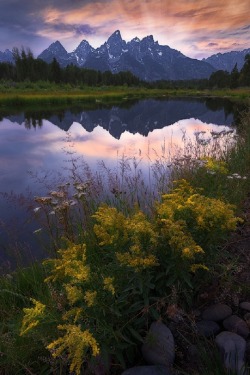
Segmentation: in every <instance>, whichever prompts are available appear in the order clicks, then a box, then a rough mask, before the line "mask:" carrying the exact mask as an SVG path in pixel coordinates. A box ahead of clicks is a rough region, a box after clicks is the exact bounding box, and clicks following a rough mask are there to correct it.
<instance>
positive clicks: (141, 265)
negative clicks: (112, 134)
mask: <svg viewBox="0 0 250 375" xmlns="http://www.w3.org/2000/svg"><path fill="white" fill-rule="evenodd" d="M116 257H117V259H118V261H119V262H120V263H121V264H122V265H125V266H129V267H132V268H134V269H135V271H140V270H141V269H145V268H148V267H154V266H157V265H158V261H157V258H156V257H155V256H154V255H147V256H145V257H143V256H142V255H138V256H136V255H133V254H130V253H129V252H126V253H123V254H122V253H116Z"/></svg>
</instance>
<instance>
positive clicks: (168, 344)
mask: <svg viewBox="0 0 250 375" xmlns="http://www.w3.org/2000/svg"><path fill="white" fill-rule="evenodd" d="M142 355H143V358H144V359H145V360H146V361H147V362H148V363H149V364H152V365H164V366H167V367H171V366H172V365H173V363H174V358H175V346H174V337H173V335H172V332H171V331H170V329H169V328H168V327H167V326H166V325H165V324H163V323H161V322H153V323H152V324H151V326H150V329H149V332H148V334H147V338H146V342H145V343H144V344H143V345H142Z"/></svg>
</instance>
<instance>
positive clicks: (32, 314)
mask: <svg viewBox="0 0 250 375" xmlns="http://www.w3.org/2000/svg"><path fill="white" fill-rule="evenodd" d="M31 301H32V302H33V304H34V305H35V306H34V307H31V308H24V309H23V311H24V314H25V315H24V317H23V321H22V327H21V331H20V335H21V336H22V335H24V334H26V333H27V332H29V331H30V330H31V329H32V328H34V327H36V326H37V325H38V324H39V322H40V320H41V319H42V318H43V317H44V312H45V308H46V306H45V305H44V304H42V303H41V302H39V301H37V300H35V299H33V298H31Z"/></svg>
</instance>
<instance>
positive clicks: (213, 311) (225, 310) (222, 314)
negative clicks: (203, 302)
mask: <svg viewBox="0 0 250 375" xmlns="http://www.w3.org/2000/svg"><path fill="white" fill-rule="evenodd" d="M230 315H232V309H231V307H229V306H227V305H225V304H223V303H217V304H215V305H211V306H209V307H207V308H206V309H205V310H204V311H203V312H202V315H201V316H202V319H204V320H213V321H214V322H219V321H220V320H224V319H226V318H227V317H228V316H230Z"/></svg>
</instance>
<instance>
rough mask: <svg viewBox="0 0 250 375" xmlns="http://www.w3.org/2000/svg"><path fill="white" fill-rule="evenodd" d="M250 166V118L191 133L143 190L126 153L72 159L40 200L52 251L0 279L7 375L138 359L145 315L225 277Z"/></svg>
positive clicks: (188, 301) (1, 349)
mask: <svg viewBox="0 0 250 375" xmlns="http://www.w3.org/2000/svg"><path fill="white" fill-rule="evenodd" d="M249 165H250V111H245V112H244V113H242V115H241V121H240V124H239V125H238V129H237V135H236V133H235V131H234V130H233V131H228V132H227V131H224V132H220V133H211V134H210V137H209V139H208V138H206V139H204V137H203V135H202V134H198V135H197V138H196V142H195V143H192V142H190V140H188V139H186V140H185V142H184V148H183V149H182V150H179V152H178V153H177V154H176V155H173V156H171V157H170V158H169V155H165V156H164V155H163V157H161V158H159V160H157V161H156V162H155V163H153V164H152V165H151V167H150V174H149V177H148V182H149V185H146V184H145V181H144V176H143V173H142V171H141V168H140V159H138V160H137V159H132V160H131V159H127V158H126V157H123V158H122V159H121V160H119V163H118V167H117V169H116V170H110V169H108V168H107V167H106V166H105V165H104V164H103V163H102V164H101V165H100V167H101V168H100V170H99V172H98V173H96V172H92V171H91V169H90V168H89V167H88V165H87V164H80V165H78V166H76V164H75V162H74V160H73V159H72V171H71V172H72V181H70V183H69V181H68V182H66V183H64V184H62V185H60V186H59V187H55V190H53V191H50V192H48V195H47V196H46V197H37V198H36V200H35V206H34V208H35V210H34V211H33V213H34V215H35V216H37V218H39V219H40V220H41V224H42V226H43V228H45V229H46V231H47V232H48V233H49V234H50V236H51V243H53V244H54V253H53V252H52V254H51V255H50V256H49V259H48V260H47V261H46V262H45V263H44V265H42V264H38V263H34V264H31V265H30V266H29V267H27V268H23V267H22V268H17V269H16V271H15V272H12V273H5V274H3V275H2V276H1V278H0V303H1V312H0V314H1V315H0V316H1V327H0V330H1V339H0V368H1V371H2V373H3V374H6V375H8V374H13V373H16V374H18V373H20V374H21V373H30V374H33V373H39V374H42V373H44V374H49V373H60V374H63V373H69V371H73V370H74V371H75V372H76V373H77V374H80V373H81V371H84V372H83V373H86V374H87V373H90V374H91V373H93V374H94V373H95V371H94V370H93V369H94V366H95V365H96V358H99V360H100V358H101V362H102V366H103V367H104V368H105V367H106V366H109V365H110V356H111V370H110V371H111V372H113V373H114V374H115V373H117V374H119V373H121V371H122V367H125V366H126V365H131V364H133V363H135V362H136V358H138V355H139V345H140V342H142V341H143V339H144V337H145V332H146V328H147V326H148V325H149V324H150V322H151V321H152V319H162V320H163V321H164V320H166V321H167V319H168V316H167V313H166V311H167V310H168V307H169V306H172V305H177V306H180V307H181V308H183V309H188V306H189V307H190V306H191V305H192V303H193V302H194V301H195V296H196V295H197V293H199V292H200V291H201V290H202V288H203V286H204V282H205V281H209V280H212V279H213V278H214V277H215V275H216V277H217V276H218V272H221V268H220V264H219V263H220V259H221V257H223V256H224V254H220V252H219V251H218V249H219V246H220V245H221V244H222V243H223V241H225V240H226V239H227V238H228V235H229V233H230V231H231V230H233V229H234V228H235V226H236V223H237V222H240V220H238V219H237V217H236V214H237V215H240V214H241V209H242V204H243V201H244V199H245V198H246V196H247V194H248V193H249V190H250V183H249V181H250V180H249V178H250V170H249ZM175 180H176V181H178V182H177V183H174V181H175ZM152 186H153V187H154V189H152ZM104 203H105V204H104ZM232 204H233V205H235V208H234V207H233V206H232ZM165 223H167V226H166V225H165ZM194 223H196V224H195V225H194ZM208 226H211V227H210V229H209V230H208ZM166 246H167V248H168V252H167V253H166V252H165V249H166ZM100 254H101V256H100ZM155 270H156V271H155ZM44 280H45V282H44ZM40 301H41V302H40ZM39 303H41V305H39ZM23 309H24V311H23ZM24 317H25V318H24ZM80 326H81V328H82V330H80V331H79V332H78V331H77V332H78V333H77V332H76V330H78V328H79V327H80ZM58 327H59V330H58ZM63 331H65V332H66V333H65V335H64V336H63ZM20 332H21V336H20ZM76 333H77V334H78V335H79V337H81V338H82V339H81V342H79V341H78V339H77V337H78V336H76ZM79 345H81V351H80V355H79V351H77V350H76V349H77V348H79ZM98 353H100V355H101V357H98V356H97V357H96V354H98ZM213 353H214V352H213ZM213 355H214V354H212V356H213ZM206 359H207V357H205V359H204V358H203V359H202V361H201V363H202V365H201V366H203V370H204V371H205V370H206V372H204V373H207V374H210V373H211V372H210V369H209V368H206V366H207V364H206ZM99 364H100V363H99ZM216 371H217V370H216ZM218 371H222V370H221V364H220V363H219V364H218ZM0 373H1V372H0ZM194 374H195V373H194ZM218 374H219V372H218Z"/></svg>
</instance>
